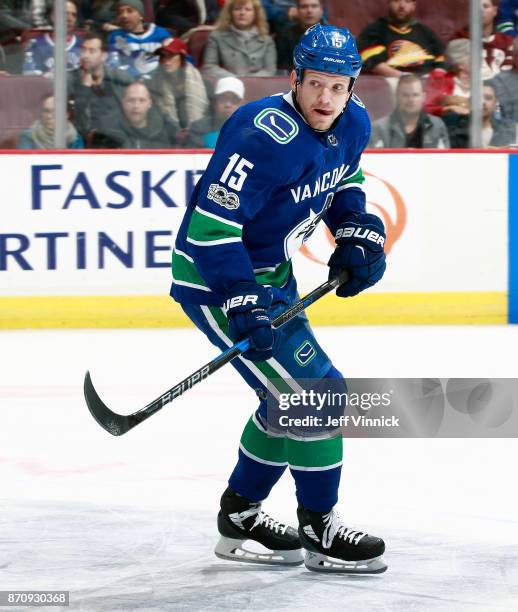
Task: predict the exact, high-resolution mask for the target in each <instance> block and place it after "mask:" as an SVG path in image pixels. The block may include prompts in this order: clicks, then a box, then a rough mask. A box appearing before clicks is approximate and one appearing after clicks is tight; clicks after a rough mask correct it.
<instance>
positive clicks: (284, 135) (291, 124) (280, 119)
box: [254, 108, 299, 144]
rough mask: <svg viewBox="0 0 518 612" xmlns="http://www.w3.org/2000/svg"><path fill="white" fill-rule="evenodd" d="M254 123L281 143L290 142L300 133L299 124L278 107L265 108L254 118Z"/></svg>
mask: <svg viewBox="0 0 518 612" xmlns="http://www.w3.org/2000/svg"><path fill="white" fill-rule="evenodd" d="M254 125H255V126H256V127H258V128H259V129H260V130H263V132H266V133H267V134H268V136H270V137H271V138H273V139H274V140H275V142H278V143H279V144H288V142H291V141H292V140H293V139H294V138H295V136H296V135H297V134H298V133H299V126H298V125H297V124H296V122H295V121H294V120H293V119H292V118H291V117H290V116H289V115H287V114H286V113H284V112H283V111H281V110H279V109H277V108H265V109H263V110H262V111H261V112H260V113H259V114H258V115H256V116H255V118H254Z"/></svg>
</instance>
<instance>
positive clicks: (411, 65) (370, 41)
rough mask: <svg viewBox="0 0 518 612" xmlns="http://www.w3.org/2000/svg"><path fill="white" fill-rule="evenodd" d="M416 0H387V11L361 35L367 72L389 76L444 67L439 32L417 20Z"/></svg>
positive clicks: (421, 72)
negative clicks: (436, 32)
mask: <svg viewBox="0 0 518 612" xmlns="http://www.w3.org/2000/svg"><path fill="white" fill-rule="evenodd" d="M415 13H416V0H388V14H387V16H386V17H380V19H378V20H377V21H375V22H373V23H371V24H370V25H368V26H367V27H366V28H365V29H364V30H363V31H362V32H361V34H360V36H359V37H358V50H359V51H360V54H361V56H362V60H363V70H364V72H371V73H373V74H379V75H382V76H386V77H399V76H401V73H402V72H403V73H417V74H421V75H422V74H427V73H428V72H430V70H432V69H433V68H442V67H443V62H444V57H443V45H442V43H441V41H440V40H439V38H438V37H437V35H436V34H435V33H434V32H433V31H432V30H431V29H430V28H428V27H426V26H425V25H423V24H421V23H419V22H417V21H416V20H415Z"/></svg>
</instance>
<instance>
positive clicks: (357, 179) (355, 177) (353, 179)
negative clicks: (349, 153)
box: [338, 168, 365, 187]
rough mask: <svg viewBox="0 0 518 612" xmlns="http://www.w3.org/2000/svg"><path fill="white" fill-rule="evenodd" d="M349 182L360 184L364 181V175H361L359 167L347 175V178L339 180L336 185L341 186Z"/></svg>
mask: <svg viewBox="0 0 518 612" xmlns="http://www.w3.org/2000/svg"><path fill="white" fill-rule="evenodd" d="M349 183H359V184H360V185H362V184H363V183H365V177H364V176H363V172H362V169H361V168H358V171H357V172H355V173H354V174H353V175H352V176H349V177H348V178H346V179H344V180H343V181H341V182H340V183H339V185H338V186H339V187H341V186H342V185H348V184H349Z"/></svg>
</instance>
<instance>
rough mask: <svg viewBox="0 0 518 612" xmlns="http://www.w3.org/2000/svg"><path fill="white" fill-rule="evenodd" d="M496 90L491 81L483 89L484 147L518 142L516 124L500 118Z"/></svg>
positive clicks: (504, 145) (503, 145) (502, 145)
mask: <svg viewBox="0 0 518 612" xmlns="http://www.w3.org/2000/svg"><path fill="white" fill-rule="evenodd" d="M497 108H498V98H497V96H496V90H495V87H494V85H492V84H491V83H485V84H484V87H483V89H482V145H483V146H484V147H506V146H508V145H510V144H513V143H515V142H517V140H516V124H515V123H514V121H511V120H510V119H498V118H497V117H496V116H495V113H496V110H497Z"/></svg>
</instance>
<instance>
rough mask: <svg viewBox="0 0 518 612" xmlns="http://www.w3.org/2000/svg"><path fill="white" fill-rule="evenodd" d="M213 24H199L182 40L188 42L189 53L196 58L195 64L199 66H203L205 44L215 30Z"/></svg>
mask: <svg viewBox="0 0 518 612" xmlns="http://www.w3.org/2000/svg"><path fill="white" fill-rule="evenodd" d="M213 29H214V28H213V26H204V25H202V26H198V27H197V28H192V30H189V31H188V32H186V33H185V34H184V35H183V36H182V40H184V41H185V42H186V43H187V48H188V49H189V55H191V56H192V58H193V60H194V65H195V66H196V67H197V68H201V67H202V66H203V53H204V51H205V45H206V44H207V38H208V37H209V34H210V33H211V32H212V30H213Z"/></svg>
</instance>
